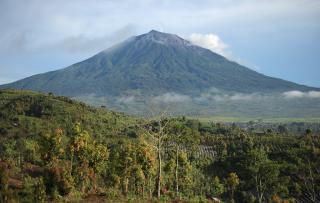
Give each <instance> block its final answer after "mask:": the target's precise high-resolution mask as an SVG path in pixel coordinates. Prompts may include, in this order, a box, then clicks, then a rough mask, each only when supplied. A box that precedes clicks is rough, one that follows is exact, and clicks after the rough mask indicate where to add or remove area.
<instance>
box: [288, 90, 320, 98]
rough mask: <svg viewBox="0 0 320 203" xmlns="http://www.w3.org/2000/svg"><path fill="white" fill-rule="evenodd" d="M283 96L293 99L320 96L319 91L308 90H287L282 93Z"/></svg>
mask: <svg viewBox="0 0 320 203" xmlns="http://www.w3.org/2000/svg"><path fill="white" fill-rule="evenodd" d="M283 95H284V97H285V98H288V99H293V98H320V92H318V91H309V92H301V91H297V90H294V91H288V92H284V93H283Z"/></svg>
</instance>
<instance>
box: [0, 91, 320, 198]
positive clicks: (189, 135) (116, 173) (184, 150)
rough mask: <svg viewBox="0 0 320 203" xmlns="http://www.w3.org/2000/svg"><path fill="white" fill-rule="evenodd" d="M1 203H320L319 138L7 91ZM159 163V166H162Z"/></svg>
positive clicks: (0, 141) (0, 146)
mask: <svg viewBox="0 0 320 203" xmlns="http://www.w3.org/2000/svg"><path fill="white" fill-rule="evenodd" d="M0 135H1V136H0V199H1V201H2V202H12V201H20V202H44V201H51V200H55V201H80V200H84V201H115V202H127V201H133V202H143V201H145V202H150V201H152V202H154V201H158V200H159V201H166V202H170V201H172V202H179V201H181V202H214V201H216V202H217V201H220V200H221V201H223V202H318V201H319V198H320V197H319V191H320V187H319V186H320V184H319V183H320V173H319V168H320V158H319V157H320V156H319V155H320V136H319V134H317V133H314V132H312V131H311V130H310V129H308V130H306V132H305V133H304V134H303V135H295V134H290V133H287V132H278V131H273V130H267V131H266V132H264V133H263V134H256V133H254V132H249V131H245V130H242V129H240V128H238V127H236V126H229V127H228V126H224V125H222V124H219V123H201V122H199V121H197V120H190V119H186V118H185V117H179V118H172V117H171V118H168V117H163V116H158V117H153V118H148V119H136V118H133V117H129V116H126V115H123V114H119V113H115V112H112V111H108V110H106V109H104V108H99V109H98V108H93V107H90V106H87V105H85V104H83V103H80V102H76V101H74V100H71V99H69V98H66V97H60V96H54V95H53V94H47V95H44V94H41V93H36V92H31V91H17V90H1V91H0ZM160 169H161V170H160Z"/></svg>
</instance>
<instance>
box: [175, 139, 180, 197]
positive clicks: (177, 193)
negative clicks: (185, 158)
mask: <svg viewBox="0 0 320 203" xmlns="http://www.w3.org/2000/svg"><path fill="white" fill-rule="evenodd" d="M178 170H179V145H177V147H176V171H175V176H176V195H177V197H178V198H179V199H180V197H179V175H178Z"/></svg>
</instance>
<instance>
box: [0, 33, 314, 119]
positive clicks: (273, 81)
mask: <svg viewBox="0 0 320 203" xmlns="http://www.w3.org/2000/svg"><path fill="white" fill-rule="evenodd" d="M0 88H2V89H3V88H15V89H28V90H36V91H42V92H53V93H55V94H58V95H65V96H70V97H74V98H78V99H80V100H83V101H85V102H88V103H91V104H95V105H107V106H108V107H110V108H113V109H116V110H120V111H126V112H129V113H134V114H141V113H143V112H144V108H145V107H146V104H147V103H148V102H150V101H158V102H167V101H168V102H171V103H172V102H175V103H181V102H183V103H184V104H183V105H179V107H180V108H181V110H179V112H180V113H190V114H199V115H203V114H208V113H209V112H212V114H216V113H217V112H219V113H218V114H221V115H222V116H223V115H228V116H230V114H228V113H227V114H226V113H225V112H223V111H221V109H219V111H214V110H213V109H214V108H216V107H218V106H219V105H217V102H218V103H219V102H222V104H229V103H230V102H231V104H230V106H229V107H227V106H226V107H227V108H228V111H230V110H231V111H234V110H235V111H236V112H237V111H238V112H239V109H238V108H240V109H241V108H243V104H241V102H240V103H239V102H237V100H241V101H242V102H243V101H245V102H244V103H245V105H248V104H249V103H250V102H249V103H248V100H250V101H251V100H252V98H253V97H256V98H257V97H259V98H260V99H261V98H263V97H264V99H262V100H268V99H266V98H271V97H272V98H274V99H273V100H272V102H271V103H272V105H273V107H274V108H276V109H278V108H279V106H278V105H279V104H281V105H286V104H285V101H283V100H281V101H282V102H280V103H279V102H277V101H276V100H278V99H279V98H278V97H279V95H282V94H283V93H284V92H288V91H301V92H309V91H319V88H313V87H308V86H304V85H299V84H296V83H293V82H289V81H285V80H281V79H277V78H273V77H269V76H265V75H263V74H260V73H258V72H256V71H253V70H251V69H249V68H247V67H244V66H242V65H239V64H238V63H236V62H233V61H230V60H228V59H226V58H225V57H223V56H220V55H218V54H216V53H214V52H212V51H210V50H208V49H205V48H202V47H199V46H196V45H193V44H192V43H190V42H189V41H187V40H184V39H182V38H180V37H179V36H177V35H173V34H167V33H162V32H158V31H154V30H152V31H150V32H149V33H146V34H143V35H139V36H135V37H131V38H129V39H127V40H126V41H124V42H122V43H120V44H118V45H115V46H113V47H111V48H109V49H106V50H104V51H102V52H100V53H98V54H97V55H94V56H92V57H91V58H89V59H87V60H85V61H82V62H79V63H76V64H73V65H71V66H69V67H67V68H64V69H60V70H56V71H51V72H47V73H43V74H38V75H34V76H31V77H28V78H25V79H22V80H19V81H16V82H13V83H10V84H6V85H2V86H0ZM266 95H267V97H266ZM275 95H277V96H275ZM237 98H238V99H237ZM313 99H314V98H313ZM223 100H226V101H227V102H224V101H223ZM314 102H315V101H311V103H310V104H309V103H308V102H307V104H304V105H307V106H308V108H311V109H313V108H318V106H317V105H315V103H314ZM233 103H234V104H233ZM255 103H257V101H255ZM259 103H261V102H258V104H255V107H254V108H255V109H253V110H251V111H254V112H255V114H257V115H259V113H260V114H261V115H264V113H265V112H264V111H265V109H266V107H263V105H261V108H260V107H259ZM268 103H270V102H268ZM289 106H290V105H289ZM182 107H183V108H182ZM298 107H299V106H298ZM298 107H297V106H293V108H298ZM219 108H220V107H219ZM221 108H224V106H221ZM268 108H269V109H272V106H270V107H268ZM268 108H267V109H268ZM284 108H286V107H284ZM299 108H301V107H299ZM289 110H290V109H289ZM186 111H187V112H186ZM191 111H192V113H191ZM242 111H244V113H242V114H243V115H246V114H247V113H246V111H247V110H246V108H243V110H242ZM277 111H278V113H275V114H277V115H278V114H283V115H284V114H286V115H284V116H288V114H287V112H288V110H284V111H283V112H281V107H280V112H279V109H278V110H277ZM291 111H292V110H291ZM248 113H250V110H248ZM235 114H236V116H237V115H240V114H237V113H235ZM272 114H273V113H272V111H271V115H272ZM297 114H299V113H297ZM319 114H320V113H319ZM295 115H296V113H293V114H291V113H289V116H295ZM231 116H235V115H231Z"/></svg>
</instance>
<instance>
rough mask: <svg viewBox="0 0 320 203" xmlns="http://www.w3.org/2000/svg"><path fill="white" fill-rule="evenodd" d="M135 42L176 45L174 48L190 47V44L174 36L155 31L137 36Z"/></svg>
mask: <svg viewBox="0 0 320 203" xmlns="http://www.w3.org/2000/svg"><path fill="white" fill-rule="evenodd" d="M136 39H137V40H142V41H148V42H150V41H151V42H155V43H159V44H164V45H176V46H185V45H191V43H190V42H189V41H187V40H185V39H182V38H181V37H179V36H177V35H175V34H169V33H164V32H159V31H157V30H151V31H150V32H148V33H146V34H142V35H139V36H137V38H136Z"/></svg>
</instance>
